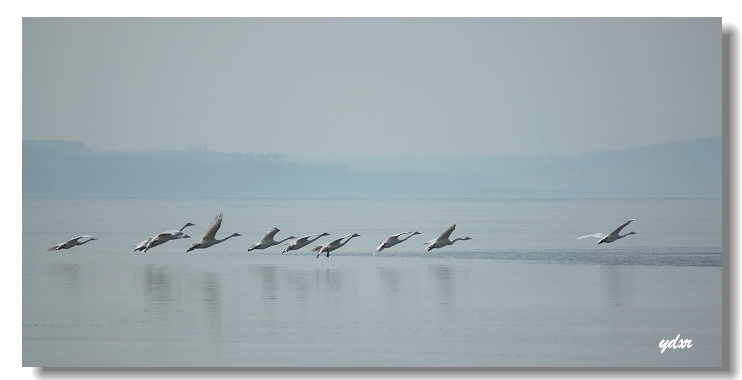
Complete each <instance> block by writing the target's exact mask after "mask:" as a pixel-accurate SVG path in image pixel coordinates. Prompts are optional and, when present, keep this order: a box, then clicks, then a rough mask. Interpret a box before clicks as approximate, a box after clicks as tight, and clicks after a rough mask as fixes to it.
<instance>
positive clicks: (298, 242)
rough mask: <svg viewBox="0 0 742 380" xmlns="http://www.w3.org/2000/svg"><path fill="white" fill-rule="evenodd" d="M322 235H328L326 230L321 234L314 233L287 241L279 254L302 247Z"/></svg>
mask: <svg viewBox="0 0 742 380" xmlns="http://www.w3.org/2000/svg"><path fill="white" fill-rule="evenodd" d="M312 236H314V238H312ZM323 236H330V234H328V233H327V232H323V233H321V234H315V235H307V236H304V237H300V238H298V239H296V240H294V241H292V242H289V243H287V244H288V246H287V247H286V248H285V249H284V250H283V252H281V254H284V253H286V252H288V251H295V250H297V249H301V248H304V247H306V246H308V245H309V244H312V243H314V241H315V240H317V239H319V238H321V237H323Z"/></svg>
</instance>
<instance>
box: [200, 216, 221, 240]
mask: <svg viewBox="0 0 742 380" xmlns="http://www.w3.org/2000/svg"><path fill="white" fill-rule="evenodd" d="M222 218H223V215H222V213H219V214H217V216H216V217H214V220H213V221H212V222H211V225H210V226H209V229H208V230H206V233H205V234H204V239H205V240H211V239H215V238H216V231H219V227H221V226H222Z"/></svg>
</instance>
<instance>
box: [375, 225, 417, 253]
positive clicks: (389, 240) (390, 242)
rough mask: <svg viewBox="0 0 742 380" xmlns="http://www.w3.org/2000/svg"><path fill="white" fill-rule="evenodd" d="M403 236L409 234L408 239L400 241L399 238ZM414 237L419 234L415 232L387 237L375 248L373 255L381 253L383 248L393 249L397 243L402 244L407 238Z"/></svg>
mask: <svg viewBox="0 0 742 380" xmlns="http://www.w3.org/2000/svg"><path fill="white" fill-rule="evenodd" d="M404 234H410V236H408V237H406V238H404V239H400V238H399V237H400V236H402V235H404ZM415 235H420V233H419V232H417V231H408V232H400V233H398V234H396V235H392V236H389V237H388V238H386V241H383V242H381V243H379V246H378V247H376V250H375V251H374V255H376V254H377V253H379V252H381V251H383V250H384V248H390V247H393V246H395V245H397V244H399V243H401V242H403V241H405V240H407V239H409V238H411V237H413V236H415Z"/></svg>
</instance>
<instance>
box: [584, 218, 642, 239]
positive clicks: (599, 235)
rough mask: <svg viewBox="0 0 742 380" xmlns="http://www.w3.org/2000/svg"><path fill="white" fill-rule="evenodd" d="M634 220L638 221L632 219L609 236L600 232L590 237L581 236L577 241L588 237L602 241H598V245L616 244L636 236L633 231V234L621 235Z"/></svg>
mask: <svg viewBox="0 0 742 380" xmlns="http://www.w3.org/2000/svg"><path fill="white" fill-rule="evenodd" d="M634 220H636V219H630V220H629V221H628V222H626V223H624V224H622V225H620V226H618V228H616V229H615V230H613V232H611V233H609V234H604V233H602V232H598V233H594V234H590V235H585V236H580V237H578V238H577V240H579V239H584V238H588V237H594V238H598V239H600V240H598V244H602V243H612V242H614V241H616V240H618V239H621V238H625V237H626V236H629V235H635V234H636V232H634V231H631V232H629V233H627V234H624V235H621V230H622V229H623V228H624V227H626V226H628V225H629V223H631V222H633V221H634Z"/></svg>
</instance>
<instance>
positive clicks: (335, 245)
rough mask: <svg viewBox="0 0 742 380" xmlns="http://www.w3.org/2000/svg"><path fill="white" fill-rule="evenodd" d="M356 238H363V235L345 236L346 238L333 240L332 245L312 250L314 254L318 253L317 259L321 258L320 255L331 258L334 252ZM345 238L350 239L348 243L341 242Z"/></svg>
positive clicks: (324, 245)
mask: <svg viewBox="0 0 742 380" xmlns="http://www.w3.org/2000/svg"><path fill="white" fill-rule="evenodd" d="M356 236H361V235H358V234H353V235H345V236H343V237H341V238H340V239H337V240H333V241H332V242H330V243H327V244H323V245H318V246H316V247H314V248H312V252H317V257H315V258H319V255H321V254H322V253H327V257H330V252H332V251H334V250H336V249H338V248H340V247H342V246H344V245H346V244H348V242H349V241H350V239H353V238H354V237H356ZM345 238H348V239H347V240H346V241H344V242H342V243H341V242H340V241H341V240H343V239H345Z"/></svg>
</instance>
